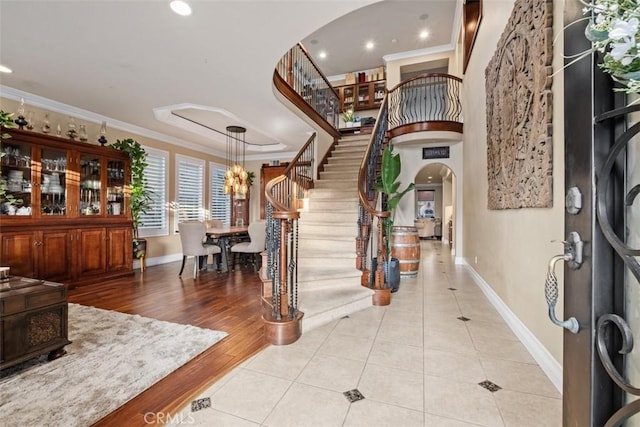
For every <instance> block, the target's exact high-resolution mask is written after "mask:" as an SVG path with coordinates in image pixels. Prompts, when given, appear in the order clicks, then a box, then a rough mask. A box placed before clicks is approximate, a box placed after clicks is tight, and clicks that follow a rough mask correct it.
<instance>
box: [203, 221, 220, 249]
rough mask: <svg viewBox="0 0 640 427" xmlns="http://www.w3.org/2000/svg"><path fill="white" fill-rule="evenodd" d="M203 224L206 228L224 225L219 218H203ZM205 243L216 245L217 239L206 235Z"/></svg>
mask: <svg viewBox="0 0 640 427" xmlns="http://www.w3.org/2000/svg"><path fill="white" fill-rule="evenodd" d="M204 226H205V228H206V229H209V228H223V227H224V223H223V222H222V221H220V220H219V219H205V220H204ZM205 243H206V244H207V245H217V244H218V243H219V242H218V239H214V238H213V237H211V236H209V235H207V240H206V241H205Z"/></svg>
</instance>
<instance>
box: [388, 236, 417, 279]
mask: <svg viewBox="0 0 640 427" xmlns="http://www.w3.org/2000/svg"><path fill="white" fill-rule="evenodd" d="M391 234H392V237H393V240H392V242H391V256H392V257H393V258H398V261H400V276H416V275H417V274H418V267H419V266H420V237H419V236H418V229H417V228H416V227H401V226H396V227H393V231H392V233H391Z"/></svg>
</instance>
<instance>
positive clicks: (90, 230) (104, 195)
mask: <svg viewBox="0 0 640 427" xmlns="http://www.w3.org/2000/svg"><path fill="white" fill-rule="evenodd" d="M8 133H9V134H10V135H11V138H9V139H5V140H3V141H2V152H3V153H5V155H4V156H3V157H2V159H1V161H0V166H1V168H0V179H2V180H3V184H4V186H5V188H6V194H5V195H3V196H0V248H1V249H2V252H1V253H0V265H3V266H9V267H11V272H12V273H13V274H16V275H20V276H24V277H31V278H38V279H45V280H54V281H60V282H65V283H70V284H72V285H76V284H82V283H90V282H94V281H95V280H96V279H98V278H99V279H104V278H109V277H117V276H122V275H125V274H131V273H132V272H133V248H132V221H131V213H130V212H129V209H128V208H127V203H128V200H127V197H128V194H127V185H128V179H127V177H129V176H130V171H129V158H128V156H127V155H126V154H125V153H122V152H120V151H117V150H113V149H110V148H108V147H107V148H105V147H99V146H96V145H90V144H87V143H81V142H77V141H73V140H70V139H64V138H59V137H55V136H50V135H44V134H38V133H36V132H29V131H21V130H10V131H8Z"/></svg>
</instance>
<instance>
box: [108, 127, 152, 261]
mask: <svg viewBox="0 0 640 427" xmlns="http://www.w3.org/2000/svg"><path fill="white" fill-rule="evenodd" d="M111 148H114V149H116V150H120V151H124V152H125V153H127V155H128V156H129V160H130V168H131V183H130V195H129V209H130V210H131V219H132V220H133V256H134V257H135V258H138V259H143V258H144V257H145V256H146V251H147V240H146V239H143V238H140V236H139V234H138V232H139V228H140V226H141V225H142V214H144V213H146V212H147V209H149V207H150V206H151V195H150V194H151V192H150V191H149V190H148V187H147V180H146V178H145V175H144V170H145V168H146V167H147V152H146V151H145V150H144V148H143V147H142V146H141V145H140V143H139V142H138V141H136V140H134V139H131V138H127V139H123V140H117V141H116V142H115V143H114V144H111Z"/></svg>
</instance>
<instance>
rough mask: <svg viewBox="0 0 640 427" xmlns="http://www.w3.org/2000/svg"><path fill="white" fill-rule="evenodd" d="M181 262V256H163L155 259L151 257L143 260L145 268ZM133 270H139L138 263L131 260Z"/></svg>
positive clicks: (135, 260)
mask: <svg viewBox="0 0 640 427" xmlns="http://www.w3.org/2000/svg"><path fill="white" fill-rule="evenodd" d="M180 260H182V254H171V255H163V256H157V257H153V258H147V259H146V260H145V264H146V266H147V267H150V266H152V265H160V264H167V263H169V262H175V261H180ZM133 269H134V270H139V269H140V261H139V260H137V259H134V260H133Z"/></svg>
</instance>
